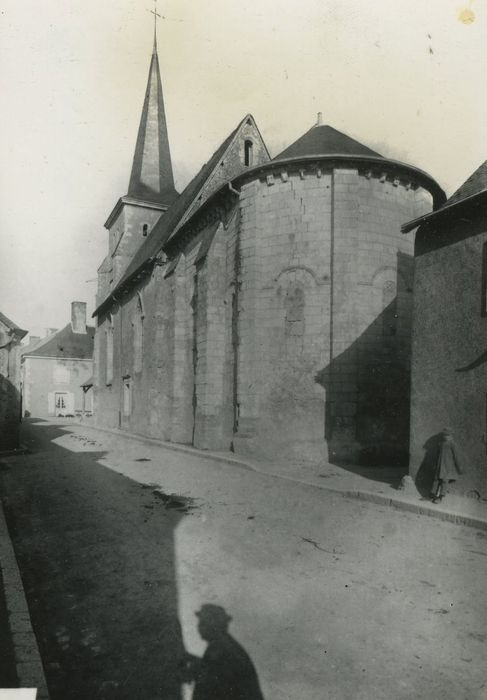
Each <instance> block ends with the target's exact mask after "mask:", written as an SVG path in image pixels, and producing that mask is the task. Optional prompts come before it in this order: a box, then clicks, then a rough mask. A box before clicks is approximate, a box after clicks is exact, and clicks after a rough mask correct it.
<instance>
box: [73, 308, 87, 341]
mask: <svg viewBox="0 0 487 700" xmlns="http://www.w3.org/2000/svg"><path fill="white" fill-rule="evenodd" d="M71 328H72V329H73V333H86V302H85V301H72V302H71Z"/></svg>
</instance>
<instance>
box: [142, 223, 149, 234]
mask: <svg viewBox="0 0 487 700" xmlns="http://www.w3.org/2000/svg"><path fill="white" fill-rule="evenodd" d="M148 233H149V224H142V235H143V236H144V237H145V236H147V234H148Z"/></svg>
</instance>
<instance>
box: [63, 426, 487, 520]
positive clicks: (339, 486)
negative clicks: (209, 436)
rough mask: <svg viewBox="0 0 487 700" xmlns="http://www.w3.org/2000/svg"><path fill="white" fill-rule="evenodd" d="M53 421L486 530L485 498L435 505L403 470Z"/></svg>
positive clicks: (449, 500)
mask: <svg viewBox="0 0 487 700" xmlns="http://www.w3.org/2000/svg"><path fill="white" fill-rule="evenodd" d="M53 423H54V424H56V425H62V426H63V427H64V428H65V429H67V430H68V431H69V430H71V431H73V432H85V434H89V433H90V432H91V434H92V435H95V434H97V433H98V434H100V433H103V434H106V435H114V436H117V442H118V441H119V440H120V439H121V438H122V439H127V440H130V441H137V442H140V443H142V444H146V445H153V446H158V447H160V448H162V449H166V450H172V451H175V452H183V453H184V452H186V453H188V454H191V455H197V456H198V457H200V458H202V459H209V460H212V461H216V462H222V463H225V464H228V465H230V466H233V467H235V468H240V469H247V470H250V471H254V472H257V473H262V474H266V475H268V476H273V477H275V478H276V479H284V480H288V481H293V482H297V483H301V484H306V485H308V486H312V487H314V488H318V489H323V490H326V491H332V492H335V493H340V494H342V495H343V496H345V497H349V498H357V499H360V500H364V501H368V502H370V503H377V504H380V505H386V506H390V507H393V508H398V509H400V510H404V511H409V512H411V513H418V514H421V515H427V516H429V517H432V518H437V519H440V520H445V521H448V522H453V523H456V524H459V525H466V526H468V527H474V528H477V529H479V530H487V500H476V499H474V498H467V497H465V496H457V495H454V494H449V495H448V496H447V497H446V499H445V501H444V502H443V503H441V504H437V505H433V504H432V503H431V501H430V500H425V499H424V498H423V497H422V496H421V495H420V494H419V493H418V491H417V489H416V487H415V486H414V483H413V482H412V480H411V479H410V478H409V477H406V479H405V482H404V484H403V488H399V486H400V475H399V473H398V471H397V470H395V469H388V468H373V467H371V468H368V467H358V466H357V467H355V466H353V465H351V466H350V467H348V468H347V469H346V468H344V467H340V466H337V465H333V464H329V463H327V464H323V465H320V466H317V467H310V466H309V465H300V464H297V463H288V464H283V463H273V462H265V461H262V460H255V459H250V458H246V457H242V456H239V455H236V454H234V453H233V452H210V451H207V450H198V449H196V448H194V447H188V446H186V445H180V444H177V443H171V442H164V441H163V440H158V439H155V438H146V437H143V436H140V435H134V434H132V433H126V432H124V431H120V430H109V429H104V428H98V427H96V428H95V427H94V426H91V425H86V424H84V423H78V422H73V423H66V421H64V422H62V423H61V422H53Z"/></svg>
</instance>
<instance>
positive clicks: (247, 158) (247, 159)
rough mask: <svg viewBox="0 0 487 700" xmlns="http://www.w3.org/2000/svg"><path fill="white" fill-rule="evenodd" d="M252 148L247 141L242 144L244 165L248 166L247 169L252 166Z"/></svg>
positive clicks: (250, 142) (251, 144) (250, 143)
mask: <svg viewBox="0 0 487 700" xmlns="http://www.w3.org/2000/svg"><path fill="white" fill-rule="evenodd" d="M253 146H254V144H253V143H252V141H250V140H249V139H247V140H246V141H245V143H244V165H248V166H249V167H250V166H251V165H252V150H253Z"/></svg>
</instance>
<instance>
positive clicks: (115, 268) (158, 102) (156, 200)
mask: <svg viewBox="0 0 487 700" xmlns="http://www.w3.org/2000/svg"><path fill="white" fill-rule="evenodd" d="M152 14H154V44H153V50H152V57H151V62H150V66H149V76H148V79H147V87H146V90H145V98H144V103H143V107H142V114H141V117H140V124H139V130H138V133H137V141H136V145H135V153H134V157H133V161H132V170H131V173H130V180H129V186H128V191H127V194H126V195H125V196H123V197H121V198H120V199H119V200H118V202H117V204H116V205H115V207H114V209H113V211H112V212H111V214H110V216H109V217H108V219H107V221H106V223H105V228H107V229H108V231H109V252H108V257H107V258H106V259H105V263H104V268H105V270H104V272H108V275H107V279H106V284H107V287H108V289H105V291H106V292H109V291H110V289H111V288H113V286H114V285H115V284H116V283H117V281H118V280H119V279H120V277H121V275H122V274H123V272H124V270H125V269H126V267H127V265H128V264H129V262H130V260H131V259H132V257H133V256H134V255H135V253H136V252H137V250H138V249H139V248H140V246H141V245H142V244H143V243H144V241H145V240H146V238H147V237H148V236H149V235H150V232H151V230H152V229H153V227H154V226H155V224H156V223H157V221H158V220H159V218H160V217H161V215H163V214H164V213H165V211H166V210H167V209H168V207H170V206H171V204H172V203H173V202H174V200H175V199H176V198H177V197H178V193H177V191H176V189H175V187H174V177H173V171H172V163H171V153H170V149H169V138H168V134H167V123H166V113H165V109H164V97H163V92H162V82H161V74H160V70H159V56H158V53H157V26H156V23H157V18H158V17H160V15H159V14H158V13H157V11H156V10H153V11H152Z"/></svg>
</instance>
